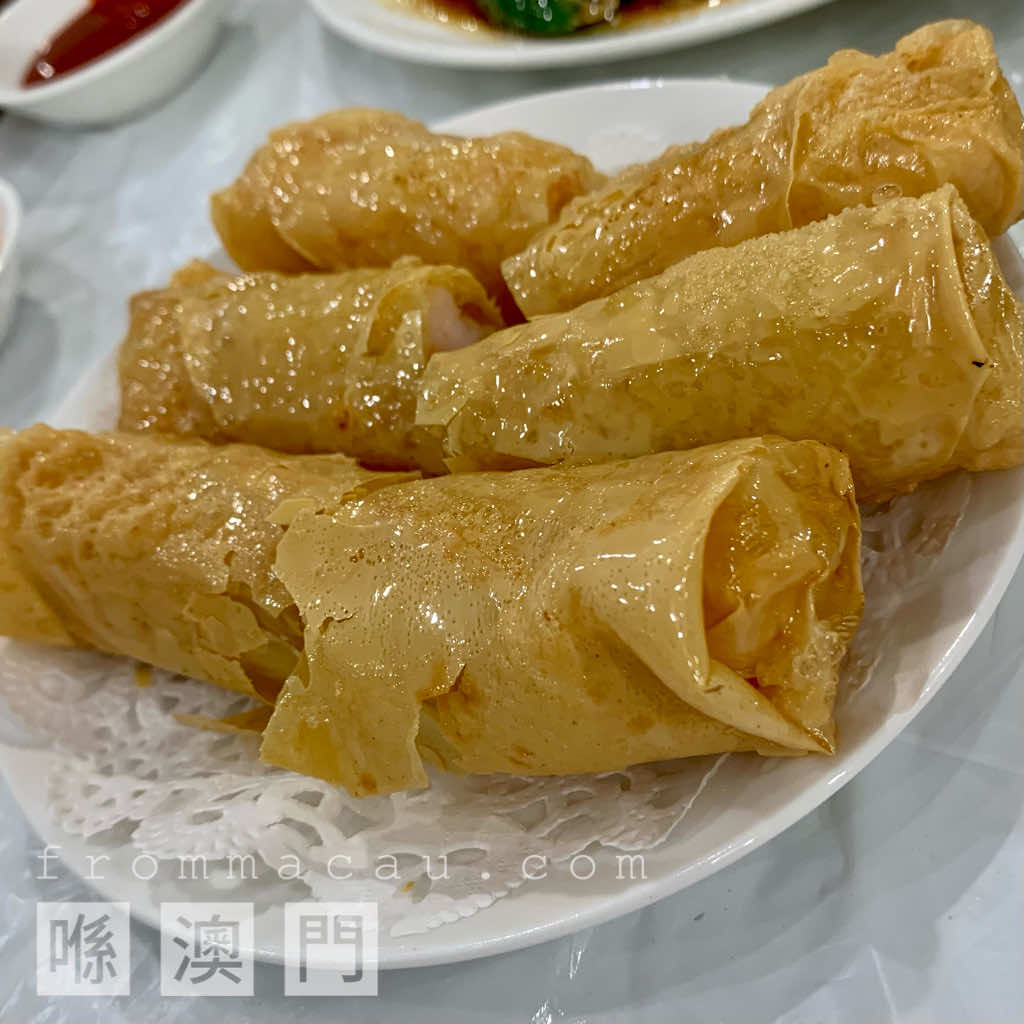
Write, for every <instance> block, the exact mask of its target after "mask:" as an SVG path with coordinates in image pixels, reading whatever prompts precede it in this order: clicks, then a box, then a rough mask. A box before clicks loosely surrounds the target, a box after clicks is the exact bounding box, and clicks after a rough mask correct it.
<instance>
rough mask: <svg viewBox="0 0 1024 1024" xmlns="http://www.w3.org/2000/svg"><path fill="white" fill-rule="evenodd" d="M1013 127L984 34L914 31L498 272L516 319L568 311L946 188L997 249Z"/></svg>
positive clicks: (587, 212) (674, 157)
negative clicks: (706, 259) (689, 260)
mask: <svg viewBox="0 0 1024 1024" xmlns="http://www.w3.org/2000/svg"><path fill="white" fill-rule="evenodd" d="M1021 164H1022V156H1021V112H1020V107H1019V106H1018V104H1017V100H1016V98H1015V97H1014V94H1013V91H1012V90H1011V89H1010V86H1009V85H1008V83H1007V82H1006V80H1005V78H1004V77H1003V75H1002V72H1001V71H1000V69H999V64H998V61H997V58H996V55H995V51H994V50H993V48H992V37H991V34H990V33H989V32H988V30H987V29H984V28H982V27H981V26H979V25H975V24H973V23H972V22H968V21H945V22H938V23H936V24H934V25H928V26H925V27H924V28H922V29H919V30H918V31H917V32H914V33H913V34H911V35H909V36H907V37H906V38H904V39H901V40H900V41H899V42H898V43H897V44H896V48H895V49H894V50H893V51H892V52H891V53H888V54H884V55H883V56H881V57H871V56H868V55H867V54H863V53H859V52H857V51H854V50H843V51H840V52H839V53H836V54H835V55H834V56H833V57H832V58H831V59H830V60H829V62H828V64H827V65H826V66H825V67H823V68H820V69H818V70H816V71H811V72H809V73H807V74H805V75H802V76H800V77H799V78H796V79H794V80H793V81H792V82H789V83H788V84H786V85H783V86H780V87H779V88H777V89H774V90H772V92H770V93H769V94H768V96H767V97H766V98H765V99H764V100H763V101H762V102H761V103H760V104H758V106H757V107H755V108H754V110H753V111H752V112H751V115H750V119H749V120H748V121H747V123H746V124H744V125H740V126H737V127H734V128H727V129H725V130H724V131H720V132H717V133H716V134H714V135H712V136H711V137H710V138H709V139H708V140H707V141H706V142H703V143H699V144H694V145H689V146H673V147H671V148H670V149H668V150H667V151H666V152H665V153H664V154H663V155H662V156H660V157H658V158H657V159H655V160H653V161H651V162H650V163H646V164H639V165H636V166H634V167H630V168H627V169H626V170H625V171H623V172H622V173H621V174H618V175H616V176H614V177H613V178H611V179H610V180H609V181H608V183H607V184H606V185H605V186H604V187H603V188H599V189H597V190H596V191H594V192H593V193H591V194H590V195H587V196H584V197H582V198H580V199H578V200H575V201H574V202H572V203H570V204H569V205H568V206H567V207H566V208H565V209H564V210H563V211H562V214H561V216H560V218H559V219H558V221H556V222H555V223H554V224H553V225H552V226H551V227H550V228H547V229H545V230H543V231H541V232H540V233H539V234H538V235H537V237H536V238H535V239H534V240H533V241H531V243H530V244H529V245H528V246H527V247H526V248H525V249H524V251H523V252H522V253H521V254H518V255H516V256H514V257H511V258H510V259H509V260H508V261H506V263H505V265H504V272H505V278H506V281H507V283H508V285H509V288H510V289H511V291H512V294H513V296H514V297H515V300H516V302H517V303H518V305H519V307H520V308H521V309H522V311H523V312H524V313H525V314H527V315H528V316H536V315H538V314H541V313H548V312H553V311H557V310H566V309H571V308H572V307H574V306H578V305H580V304H581V303H583V302H586V301H588V300H590V299H594V298H598V297H600V296H604V295H608V294H610V293H611V292H613V291H615V290H616V289H617V288H621V287H623V286H625V285H629V284H632V283H633V282H635V281H639V280H640V279H642V278H645V277H650V276H652V275H654V274H658V273H660V272H661V271H663V270H664V269H666V267H669V266H671V265H672V264H673V263H676V262H678V261H679V260H681V259H684V258H685V257H687V256H689V255H691V254H692V253H694V252H698V251H700V250H702V249H707V248H711V247H713V246H723V245H724V246H727V245H734V244H736V243H737V242H740V241H742V240H743V239H747V238H752V237H755V236H757V235H764V234H768V233H770V232H773V231H783V230H785V229H787V228H790V227H799V226H800V225H803V224H807V223H810V222H811V221H813V220H818V219H821V218H822V217H824V216H826V215H827V214H830V213H838V212H839V211H841V210H843V209H846V208H847V207H851V206H857V205H859V204H862V203H870V202H872V201H873V200H874V199H875V198H876V196H877V195H879V194H887V195H892V194H897V195H898V194H903V195H908V196H919V195H922V194H924V193H926V192H929V191H932V190H934V189H936V188H938V187H939V186H940V185H943V184H946V183H952V184H954V185H955V186H956V187H957V188H958V190H959V191H960V193H961V194H962V196H963V198H964V200H965V202H966V203H967V206H968V208H969V209H970V211H971V213H972V214H973V215H974V216H975V217H976V218H977V219H978V220H979V221H980V222H981V224H982V226H983V227H984V228H985V230H986V231H987V232H988V233H989V234H990V235H992V236H995V235H997V234H999V233H1001V232H1002V231H1005V230H1006V228H1007V227H1008V226H1009V225H1010V224H1011V223H1013V222H1014V221H1015V220H1016V219H1017V218H1018V217H1019V216H1020V212H1021V173H1022V172H1021Z"/></svg>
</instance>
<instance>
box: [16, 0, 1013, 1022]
mask: <svg viewBox="0 0 1024 1024" xmlns="http://www.w3.org/2000/svg"><path fill="white" fill-rule="evenodd" d="M950 16H970V17H974V18H976V19H978V20H980V21H983V22H985V23H987V24H988V25H989V26H991V28H992V29H993V31H994V33H995V36H996V42H997V48H998V49H999V51H1000V56H1001V58H1002V61H1003V65H1004V67H1005V68H1006V69H1007V71H1008V72H1009V74H1010V77H1011V81H1012V82H1013V85H1014V87H1015V88H1016V90H1017V92H1018V94H1024V5H1022V4H1021V2H1020V0H973V2H966V0H959V2H957V0H928V2H925V0H902V2H900V0H895V2H894V0H837V2H836V3H834V4H832V5H829V6H826V7H823V8H821V9H819V10H817V11H814V12H812V13H810V14H807V15H804V16H801V17H798V18H794V19H791V20H788V21H785V22H782V23H779V24H776V25H774V26H771V27H769V28H765V29H761V30H759V31H756V32H754V33H750V34H748V35H745V36H739V37H736V38H733V39H730V40H725V41H723V42H720V43H717V44H714V45H707V46H703V47H700V48H699V49H696V50H685V51H680V52H677V53H674V54H666V55H662V56H657V57H650V58H645V59H643V60H637V61H631V62H628V63H621V64H611V65H605V66H595V67H586V68H582V69H575V70H555V71H546V72H536V71H534V72H529V73H509V72H502V73H485V72H479V71H448V70H442V69H436V68H426V67H418V66H414V65H408V64H401V63H398V62H394V61H391V60H388V59H386V58H383V57H380V56H378V55H375V54H369V53H365V52H362V51H360V50H358V49H356V48H355V47H353V46H351V45H349V44H347V43H345V42H342V41H341V40H339V39H337V38H335V37H334V36H332V35H330V34H328V33H327V32H326V31H325V30H323V29H322V28H321V26H320V25H319V24H318V23H317V22H316V20H315V19H314V18H313V16H312V15H311V14H310V13H309V12H308V11H307V10H306V8H305V6H304V5H300V4H299V3H298V2H297V0H263V2H253V3H243V4H241V5H240V6H239V7H238V8H237V9H236V10H235V12H234V14H233V18H232V25H231V26H230V28H229V29H228V30H227V31H226V32H225V33H224V38H223V40H222V43H221V46H220V47H219V49H218V51H217V53H216V55H215V56H214V57H213V59H212V60H211V62H210V64H209V66H207V67H206V68H205V69H204V70H203V71H202V73H201V74H200V75H199V76H198V78H197V79H196V81H195V82H194V83H193V84H192V85H191V86H190V87H189V88H188V89H187V90H186V91H185V92H184V93H182V94H181V95H179V96H177V97H176V98H174V99H173V100H172V101H170V102H169V103H167V104H166V105H164V106H163V107H161V108H159V109H157V110H154V111H152V112H150V113H149V114H147V115H146V116H145V117H143V118H141V119H140V120H137V121H134V122H132V123H129V124H126V125H122V126H119V127H116V128H112V129H109V130H105V131H101V132H70V131H59V130H55V129H49V128H45V127H41V126H37V125H35V124H32V123H30V122H27V121H22V120H19V119H17V118H12V117H5V118H3V119H2V120H0V176H4V177H7V178H9V179H10V180H12V181H13V182H14V184H15V185H16V187H17V188H18V190H19V191H20V192H21V195H22V197H23V199H24V201H25V206H26V214H27V216H26V224H25V234H24V245H23V258H24V281H23V294H22V297H21V300H20V304H19V309H18V315H17V320H16V323H15V326H14V330H13V333H12V335H11V337H10V338H9V340H8V341H7V343H6V344H5V345H3V347H2V348H0V423H4V424H7V425H11V426H20V425H23V424H26V423H28V422H30V421H32V420H35V419H41V418H45V416H46V414H47V412H48V411H49V410H50V409H52V408H53V407H54V405H55V404H56V403H57V402H58V401H59V400H60V399H61V398H62V397H63V396H64V395H65V394H66V392H67V391H68V389H69V388H70V387H71V386H72V385H73V384H74V382H75V381H76V380H77V379H78V378H79V376H80V375H81V374H82V372H83V370H84V369H85V367H87V366H88V365H89V364H90V363H91V362H92V361H93V360H94V359H95V358H97V357H98V356H99V355H100V354H101V353H103V352H105V351H107V350H109V348H110V347H111V346H112V345H113V344H115V343H116V341H117V340H118V337H119V334H120V332H121V331H122V330H123V325H124V301H125V298H126V297H127V296H128V295H129V294H130V293H131V292H133V291H136V290H138V289H140V288H143V287H146V286H149V285H154V284H158V283H160V282H162V281H163V280H164V279H165V278H166V276H167V274H168V273H169V271H170V270H171V269H172V268H173V267H175V266H177V265H178V264H180V263H182V262H183V261H184V260H186V259H188V258H189V257H191V256H192V255H193V254H195V253H202V252H208V251H210V250H212V249H213V248H214V247H215V243H214V238H213V236H212V232H211V229H210V227H209V225H208V222H207V219H206V216H205V194H206V193H207V192H209V191H210V190H211V189H212V188H213V187H215V186H218V185H220V184H222V183H224V182H225V181H227V180H229V179H230V178H231V177H232V176H233V174H234V173H235V172H236V171H237V169H238V167H239V165H240V163H241V161H242V159H243V157H244V155H245V154H246V153H247V152H248V151H249V150H250V149H251V148H253V146H255V145H256V144H257V143H258V141H259V140H260V139H261V137H262V136H263V134H264V133H265V131H266V130H267V129H268V128H269V127H271V126H272V125H274V124H277V123H280V122H282V121H286V120H289V119H293V118H297V117H303V116H307V115H311V114H313V113H316V112H318V111H320V110H322V109H325V108H327V107H330V106H332V105H339V106H340V105H346V104H368V105H375V106H384V107H394V108H396V109H399V110H401V111H403V112H405V113H408V114H410V115H413V116H415V117H418V118H421V119H423V120H428V121H429V120H433V119H437V118H441V117H444V116H447V115H450V114H454V113H457V112H459V111H462V110H465V109H468V108H470V107H472V106H477V105H479V104H482V103H487V102H491V101H494V100H498V99H502V98H506V97H511V96H517V95H522V94H526V93H530V92H536V91H540V90H545V89H550V88H555V87H558V86H561V85H566V84H579V83H584V82H594V81H602V80H608V79H613V78H628V77H637V76H644V77H649V76H670V75H702V76H707V75H727V76H731V77H735V78H741V79H748V80H756V81H764V82H780V81H784V80H786V79H788V78H790V77H791V76H793V75H794V74H797V73H799V72H801V71H803V70H805V69H807V68H809V67H812V66H815V65H817V64H820V63H821V62H823V61H824V60H825V59H826V58H827V56H828V55H829V54H830V53H831V52H832V51H833V50H835V49H838V48H840V47H843V46H855V47H858V48H861V49H866V50H873V51H882V50H885V49H888V48H889V47H890V45H891V44H892V42H893V41H894V40H895V38H896V37H897V36H898V35H900V34H902V33H903V32H905V31H908V30H910V29H912V28H914V27H916V26H917V25H919V24H921V23H923V22H926V21H930V20H934V19H937V18H941V17H950ZM186 179H187V181H188V183H189V186H188V189H187V190H182V189H181V187H180V183H181V181H182V180H186ZM140 252H147V253H148V256H146V257H145V258H144V259H140V257H139V255H138V254H139V253H140ZM1022 626H1024V572H1021V573H1018V575H1017V578H1016V579H1015V581H1014V582H1013V584H1012V585H1011V587H1010V590H1009V592H1008V594H1007V596H1006V598H1005V599H1004V601H1003V603H1002V605H1001V607H1000V608H999V610H998V612H997V613H996V616H995V619H994V621H993V622H992V623H991V625H990V626H989V628H988V629H987V630H986V631H985V632H984V633H983V634H982V636H981V638H980V639H979V640H978V642H977V644H976V645H975V647H974V649H973V650H972V651H971V653H970V654H969V655H968V657H967V658H966V660H965V661H964V663H963V665H962V666H961V667H960V669H959V670H958V671H957V672H956V673H955V675H954V676H953V678H952V679H951V680H950V681H949V682H948V683H947V684H946V686H945V688H944V689H943V691H942V692H941V693H940V694H939V696H938V697H937V698H936V700H935V701H934V702H933V703H932V704H931V705H930V706H929V708H928V709H927V710H926V711H925V712H924V713H923V714H922V715H921V717H920V718H919V719H918V720H917V722H915V723H914V725H913V726H912V727H911V728H910V729H909V730H908V731H907V732H906V733H905V734H904V735H903V736H902V737H901V738H900V739H899V740H898V741H897V742H896V743H895V744H893V745H892V746H891V747H890V748H889V749H888V750H887V751H886V752H885V753H884V754H883V755H882V756H881V757H880V758H878V760H877V761H876V762H875V763H874V764H872V765H871V766H870V767H869V768H868V769H867V770H866V771H864V772H863V773H862V774H861V775H860V776H859V777H858V778H857V779H856V780H855V781H854V782H853V783H852V784H850V785H849V786H848V787H847V788H846V789H844V790H843V791H842V792H840V793H839V795H838V796H836V797H835V798H834V799H832V800H831V801H830V802H829V803H828V804H826V805H825V806H824V807H822V808H821V809H820V810H818V811H817V812H815V813H814V814H812V815H810V816H809V817H807V818H806V819H805V820H803V821H802V822H800V823H799V824H798V825H796V826H794V827H793V828H792V829H790V830H789V831H788V832H786V833H785V834H783V835H782V836H780V837H779V838H778V839H776V840H774V841H773V842H771V843H770V844H768V846H767V847H765V848H763V849H761V850H760V851H758V852H756V853H755V854H753V855H751V856H750V857H748V858H747V859H745V860H743V861H741V862H740V863H739V864H736V865H734V866H732V867H730V868H728V869H726V870H725V871H723V872H721V873H720V874H718V875H716V876H714V877H713V878H711V879H709V880H708V881H705V882H703V883H701V884H699V885H696V886H694V887H693V888H691V889H689V890H687V891H685V892H683V893H680V894H679V895H677V896H675V897H673V898H671V899H667V900H665V901H663V902H662V903H660V904H658V905H656V906H654V907H652V908H650V909H648V910H645V911H642V912H638V913H635V914H632V915H630V916H629V917H626V918H623V919H621V920H619V921H617V922H614V923H611V924H608V925H605V926H602V927H600V928H596V929H592V930H590V931H587V932H584V933H581V934H579V935H576V936H574V937H573V938H569V939H564V940H561V941H558V942H553V943H549V944H547V945H544V946H539V947H535V948H533V949H529V950H525V951H522V952H519V953H514V954H509V955H505V956H500V957H495V958H492V959H489V960H483V961H478V962H475V963H469V964H464V965H459V966H452V967H442V968H427V969H421V970H415V971H400V972H391V973H387V974H385V975H383V976H382V978H381V986H380V988H381V994H380V996H379V997H378V998H376V999H351V1000H347V1001H344V1002H342V1003H339V1002H337V1001H334V1000H319V1001H318V1000H295V999H289V1000H287V1001H286V1000H284V999H283V997H282V996H281V995H280V992H281V972H280V969H279V968H272V967H263V968H258V969H257V977H256V992H257V998H256V999H255V1000H230V999H220V1000H212V999H211V1000H187V999H179V1000H165V999H161V998H160V995H159V980H158V973H157V952H158V942H157V938H156V936H155V934H153V933H151V932H149V931H148V930H147V929H145V928H141V927H140V928H137V929H136V934H135V947H134V952H135V966H134V971H133V977H132V993H133V994H132V995H131V997H129V998H128V999H122V1000H117V1001H115V1002H112V1003H100V1002H96V1003H92V1002H89V1001H81V1000H74V1001H72V1000H67V999H65V1000H58V1001H55V1002H53V1001H50V1002H48V1001H45V1000H42V999H40V998H39V997H37V996H36V995H35V989H34V935H35V904H36V901H37V900H39V899H45V900H55V899H76V898H78V899H81V898H86V899H87V898H89V895H90V894H89V891H88V889H87V888H86V887H85V886H84V885H83V884H81V883H77V882H75V881H71V880H65V881H62V882H60V883H46V882H39V881H36V880H35V878H34V875H35V874H36V873H37V870H38V863H37V862H35V861H34V860H33V858H34V855H35V854H36V853H37V852H38V849H39V842H38V840H37V839H36V837H35V836H34V835H33V834H32V833H31V831H30V830H29V829H28V827H27V826H26V825H25V824H24V823H23V821H22V818H21V815H20V813H19V811H18V808H17V807H16V806H15V804H14V802H13V800H12V799H11V797H10V795H9V794H8V793H7V792H6V791H5V790H3V788H2V786H0V821H2V822H3V825H2V827H0V1020H3V1021H4V1022H7V1021H10V1022H12V1024H29V1022H34V1021H38V1022H40V1024H42V1022H43V1021H46V1022H48V1024H56V1022H68V1024H87V1022H93V1021H95V1022H97V1024H116V1022H121V1021H133V1022H134V1021H147V1022H156V1021H178V1020H181V1021H186V1020H187V1021H190V1022H196V1024H204V1022H213V1021H216V1022H218V1024H221V1022H223V1024H232V1022H236V1021H254V1022H255V1021H258V1022H263V1021H277V1020H281V1019H284V1020H289V1021H320V1020H323V1021H327V1020H342V1019H343V1020H346V1021H348V1020H353V1021H356V1020H368V1021H369V1020H373V1021H404V1020H415V1021H424V1022H429V1021H445V1022H448V1021H451V1022H466V1024H478V1022H490V1021H534V1022H537V1024H546V1022H549V1021H551V1022H554V1021H601V1022H605V1021H620V1020H622V1021H643V1022H646V1021H659V1022H660V1021H672V1022H676V1021H688V1020H693V1021H700V1022H710V1021H723V1022H732V1021H736V1022H743V1024H750V1022H760V1021H770V1020H780V1021H786V1022H790V1024H796V1022H801V1024H803V1022H812V1021H828V1022H837V1024H838V1022H851V1024H853V1022H856V1024H865V1022H881V1021H888V1020H900V1021H922V1022H929V1024H936V1022H938V1024H943V1022H949V1024H965V1022H975V1021H977V1022H979V1024H981V1022H984V1024H998V1022H1009V1021H1019V1020H1021V1019H1024V970H1022V967H1021V965H1022V964H1024V809H1022V808H1024V667H1022V662H1024V658H1022V654H1024V628H1022Z"/></svg>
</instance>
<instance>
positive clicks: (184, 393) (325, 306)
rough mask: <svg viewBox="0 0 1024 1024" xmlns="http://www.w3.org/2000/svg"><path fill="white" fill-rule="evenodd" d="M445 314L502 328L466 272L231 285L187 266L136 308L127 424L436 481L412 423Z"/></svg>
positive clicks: (432, 461) (408, 265)
mask: <svg viewBox="0 0 1024 1024" xmlns="http://www.w3.org/2000/svg"><path fill="white" fill-rule="evenodd" d="M441 303H444V304H445V305H447V306H450V307H451V310H452V314H453V315H455V314H456V313H457V314H458V315H459V316H461V317H462V318H463V319H464V320H465V321H466V323H467V324H469V325H472V326H474V327H475V328H477V329H478V330H479V332H480V333H483V334H486V333H489V332H490V331H492V330H494V329H496V328H497V327H499V326H501V318H500V316H499V315H498V312H497V310H496V309H495V308H494V306H493V304H492V303H491V301H490V300H489V299H488V298H487V294H486V293H485V291H484V289H483V287H482V286H481V285H480V284H479V283H478V282H477V281H476V280H475V279H474V278H473V276H472V275H471V274H470V273H469V272H468V271H466V270H463V269H460V268H455V267H430V266H424V265H423V264H420V263H418V262H417V261H415V260H406V261H400V262H399V263H398V264H397V265H396V266H395V267H392V268H387V269H367V270H355V271H348V272H345V273H339V274H300V275H285V274H279V273H252V274H245V275H242V276H237V277H236V276H231V275H226V274H222V273H219V272H217V271H214V270H213V269H212V268H210V267H206V266H205V265H203V264H192V265H190V266H189V267H187V268H185V269H184V270H183V271H181V272H179V273H178V274H177V275H176V276H175V279H174V280H173V281H172V282H171V285H170V286H169V287H168V288H166V289H163V290H161V291H157V292H148V293H143V294H142V295H139V296H136V297H135V298H134V299H133V302H132V320H131V324H130V327H129V331H128V334H127V336H126V337H125V339H124V342H123V344H122V347H121V352H120V356H119V366H120V375H121V398H122V408H121V418H120V423H119V426H120V428H121V429H123V430H156V431H159V432H161V433H167V434H184V435H197V436H200V437H205V438H208V439H209V440H212V441H217V442H224V441H240V442H244V443H247V444H262V445H265V446H267V447H269V448H273V449H275V450H278V451H287V452H296V453H305V452H343V453H346V454H349V455H353V456H356V457H359V458H360V459H362V460H364V461H366V462H367V463H369V464H371V465H373V466H375V467H379V468H387V469H402V468H408V467H409V466H411V465H413V464H420V465H425V466H427V467H429V468H431V469H434V470H440V469H441V468H442V467H441V465H440V458H439V453H438V452H437V450H436V445H435V443H434V442H432V440H431V438H430V437H429V436H427V435H426V434H425V433H423V432H422V431H416V430H415V429H414V424H413V420H414V417H415V406H416V389H417V384H418V381H419V377H420V375H421V374H422V372H423V369H424V367H425V366H426V362H427V359H428V358H429V357H430V355H431V352H432V345H433V344H435V343H437V342H441V341H443V340H444V339H442V338H439V337H437V335H438V334H439V333H442V330H443V329H442V327H440V326H436V325H433V324H432V319H437V314H436V307H437V306H438V305H439V304H441Z"/></svg>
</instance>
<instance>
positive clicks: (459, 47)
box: [310, 0, 830, 68]
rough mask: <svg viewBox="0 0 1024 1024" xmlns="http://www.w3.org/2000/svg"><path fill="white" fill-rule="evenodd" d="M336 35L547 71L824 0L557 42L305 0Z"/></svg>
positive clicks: (688, 13) (741, 28)
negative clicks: (546, 69) (456, 26)
mask: <svg viewBox="0 0 1024 1024" xmlns="http://www.w3.org/2000/svg"><path fill="white" fill-rule="evenodd" d="M310 2H311V3H312V5H313V9H314V10H315V11H316V12H317V14H319V15H320V17H321V18H322V19H323V21H324V22H325V23H326V24H327V25H328V26H329V27H330V28H332V29H333V30H334V31H335V32H337V33H338V34H339V35H342V36H344V37H345V38H346V39H351V40H352V42H354V43H358V44H359V45H360V46H365V47H366V48H367V49H369V50H377V51H378V52H380V53H386V54H388V55H389V56H392V57H400V58H402V59H403V60H411V61H415V62H416V63H418V64H442V65H447V66H449V67H482V68H549V67H567V66H569V65H574V64H591V63H599V62H606V61H609V60H625V59H626V58H628V57H642V56H644V55H646V54H651V53H663V52H665V51H666V50H678V49H682V48H683V47H686V46H694V45H696V44H697V43H704V42H708V41H709V40H712V39H719V38H721V37H722V36H728V35H735V34H736V33H737V32H746V31H747V30H748V29H752V28H756V27H757V26H758V25H764V24H767V23H768V22H771V21H778V20H780V19H781V18H787V17H789V16H790V15H793V14H797V13H799V12H800V11H806V10H809V9H810V8H812V7H821V6H822V5H823V4H826V3H829V2H830V0H726V2H725V3H722V4H721V6H715V7H708V8H705V9H697V10H692V9H691V10H685V9H681V10H679V11H678V12H666V13H665V14H662V15H659V16H657V17H654V18H650V19H637V21H636V22H635V23H633V24H628V23H627V24H626V25H624V26H623V27H622V28H621V29H614V30H604V29H600V30H598V31H596V32H594V31H584V32H581V33H578V34H576V35H574V36H570V37H567V38H563V39H535V38H527V37H522V36H518V35H515V34H512V33H508V32H495V31H490V30H483V31H479V30H478V31H466V30H464V29H458V28H454V27H451V26H449V25H443V24H441V23H439V22H438V21H436V20H434V19H432V18H430V17H427V16H424V15H421V14H418V13H416V12H415V11H414V10H407V9H403V8H402V7H400V6H397V5H396V4H395V3H394V2H393V0H310Z"/></svg>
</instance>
